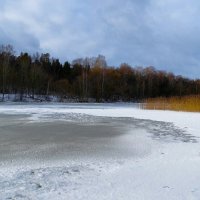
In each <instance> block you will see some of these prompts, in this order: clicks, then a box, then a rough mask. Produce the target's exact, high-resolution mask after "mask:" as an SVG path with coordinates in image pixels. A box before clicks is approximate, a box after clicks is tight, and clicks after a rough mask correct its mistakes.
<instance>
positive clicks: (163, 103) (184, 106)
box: [142, 95, 200, 112]
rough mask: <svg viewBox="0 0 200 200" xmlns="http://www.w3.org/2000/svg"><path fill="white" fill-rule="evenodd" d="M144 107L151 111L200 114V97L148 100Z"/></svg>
mask: <svg viewBox="0 0 200 200" xmlns="http://www.w3.org/2000/svg"><path fill="white" fill-rule="evenodd" d="M142 107H143V109H149V110H174V111H186V112H200V95H195V96H183V97H169V98H163V97H159V98H151V99H146V100H145V101H144V103H143V106H142Z"/></svg>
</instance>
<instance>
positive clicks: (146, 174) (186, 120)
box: [0, 103, 200, 200]
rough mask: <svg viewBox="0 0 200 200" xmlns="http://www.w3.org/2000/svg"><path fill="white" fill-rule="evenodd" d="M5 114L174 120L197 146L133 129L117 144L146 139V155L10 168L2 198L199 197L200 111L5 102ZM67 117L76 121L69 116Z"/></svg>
mask: <svg viewBox="0 0 200 200" xmlns="http://www.w3.org/2000/svg"><path fill="white" fill-rule="evenodd" d="M0 114H7V115H14V114H20V115H22V114H25V115H28V120H27V121H28V123H37V122H40V123H42V122H46V121H49V122H51V121H59V120H60V121H65V120H67V121H70V120H84V117H83V116H84V115H90V116H101V117H112V118H127V119H129V118H134V119H140V120H152V123H153V122H155V121H157V122H170V123H171V125H172V126H175V127H177V129H180V131H183V133H182V134H183V136H184V134H185V136H188V135H189V136H193V137H194V138H195V141H193V142H192V141H188V142H184V141H173V139H172V140H170V141H169V140H165V139H163V138H164V137H162V138H161V139H160V140H157V139H153V138H152V137H149V136H150V135H151V133H150V132H148V129H144V130H142V129H141V131H139V130H140V129H138V133H137V136H134V137H133V136H132V135H131V130H130V132H129V133H128V134H125V135H124V136H120V137H119V138H118V140H126V141H129V142H131V141H133V140H134V139H135V138H137V137H139V138H140V139H141V141H145V143H144V146H145V148H147V146H148V148H149V152H148V153H147V154H146V155H145V156H141V157H140V156H139V157H134V156H133V158H129V159H126V158H124V159H123V158H119V159H117V158H114V159H112V158H111V159H105V160H104V159H98V158H97V159H94V158H90V157H88V158H87V159H86V158H83V159H77V160H76V159H75V160H60V161H59V162H54V163H52V162H49V163H48V162H46V163H42V164H41V163H40V165H34V164H32V165H30V166H29V165H26V166H19V167H18V166H15V169H13V168H9V166H5V168H2V169H0V199H1V200H4V199H16V200H18V199H31V200H32V199H34V200H35V199H39V200H40V199H41V200H43V199H44V200H45V199H48V200H62V199H63V200H66V199H74V200H77V199H88V200H90V199H91V200H93V199H96V200H98V199H99V200H102V199H113V200H126V199H127V200H129V199H130V200H160V199H162V200H169V199H170V200H199V199H200V145H199V142H200V140H199V137H200V113H189V112H174V111H156V110H141V109H139V108H138V105H135V104H120V103H118V104H19V103H18V104H15V103H7V104H5V103H3V104H0ZM67 115H70V116H71V118H72V119H70V118H69V117H67V118H66V116H67ZM150 122H151V121H150ZM86 123H87V122H86ZM144 128H145V127H144ZM160 131H161V132H162V126H161V127H160ZM171 131H172V132H173V131H174V129H172V130H171ZM169 132H170V129H169ZM1 137H3V135H1V133H0V138H1ZM139 141H140V140H139Z"/></svg>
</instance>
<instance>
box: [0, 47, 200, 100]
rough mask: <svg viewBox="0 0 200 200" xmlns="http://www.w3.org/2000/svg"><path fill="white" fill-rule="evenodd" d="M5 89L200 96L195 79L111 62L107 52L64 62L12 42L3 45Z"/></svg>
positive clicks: (0, 79)
mask: <svg viewBox="0 0 200 200" xmlns="http://www.w3.org/2000/svg"><path fill="white" fill-rule="evenodd" d="M0 93H1V94H2V99H4V95H5V94H18V95H19V100H21V101H22V100H23V98H24V96H29V97H31V98H33V99H34V98H36V96H38V95H42V96H45V97H46V99H47V100H48V98H49V97H50V96H51V95H53V96H57V97H59V98H60V99H61V100H62V99H69V98H70V99H78V100H79V101H88V100H90V99H93V100H95V101H97V102H101V101H138V100H141V99H144V98H153V97H161V96H162V97H170V96H184V95H197V94H200V79H197V80H193V79H189V78H185V77H182V76H175V75H174V74H173V73H169V72H165V71H160V70H156V69H155V68H154V67H151V66H150V67H146V68H144V67H131V66H130V65H128V64H126V63H123V64H121V65H120V66H119V67H113V66H108V65H107V62H106V59H105V57H104V56H101V55H99V56H97V57H92V58H79V59H76V60H74V61H72V62H71V63H70V62H68V61H66V62H64V63H61V62H60V61H59V59H55V58H53V57H51V56H50V54H49V53H45V54H39V53H36V54H34V55H29V54H28V53H21V54H20V55H15V53H14V50H13V47H12V46H11V45H6V46H4V45H2V46H1V47H0Z"/></svg>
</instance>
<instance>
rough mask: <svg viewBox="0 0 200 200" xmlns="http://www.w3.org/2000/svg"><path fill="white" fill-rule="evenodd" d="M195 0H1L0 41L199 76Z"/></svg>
mask: <svg viewBox="0 0 200 200" xmlns="http://www.w3.org/2000/svg"><path fill="white" fill-rule="evenodd" d="M199 9H200V2H199V1H198V0H190V1H188V0H165V1H160V0H144V1H140V0H125V1H122V0H102V1H94V0H85V1H81V0H57V1H56V2H55V1H53V0H29V1H26V0H18V1H14V0H2V1H0V43H11V44H13V45H14V46H15V48H16V49H17V50H26V51H27V50H29V51H30V52H35V51H47V52H50V53H51V54H52V55H54V56H56V57H59V58H60V59H61V60H65V59H69V60H72V59H74V58H76V57H84V56H94V55H97V54H103V55H105V56H106V57H107V60H108V63H109V64H110V65H118V64H120V63H121V62H127V63H129V64H131V65H144V66H147V65H153V66H155V67H156V68H158V69H163V70H167V71H172V72H174V73H176V74H182V75H186V76H190V77H194V78H197V77H200V64H199V58H200V51H199V45H200V38H199V34H200V24H199V20H200V19H199V18H200V15H199Z"/></svg>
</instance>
